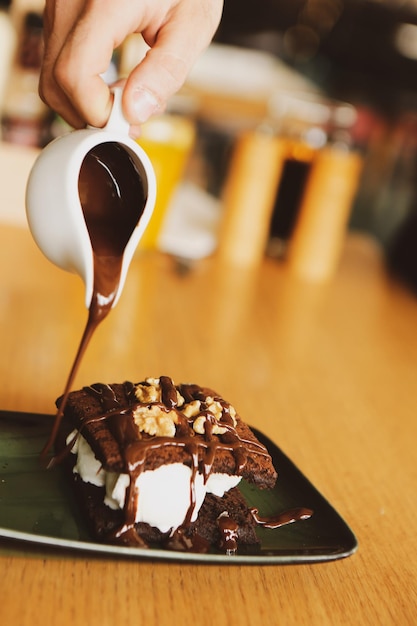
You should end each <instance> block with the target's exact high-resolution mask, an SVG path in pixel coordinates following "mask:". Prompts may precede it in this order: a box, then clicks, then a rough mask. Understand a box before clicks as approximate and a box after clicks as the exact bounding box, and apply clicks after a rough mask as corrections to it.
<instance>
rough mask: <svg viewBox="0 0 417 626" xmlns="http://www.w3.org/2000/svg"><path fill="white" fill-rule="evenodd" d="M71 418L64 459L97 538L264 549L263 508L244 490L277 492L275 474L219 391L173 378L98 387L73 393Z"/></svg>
mask: <svg viewBox="0 0 417 626" xmlns="http://www.w3.org/2000/svg"><path fill="white" fill-rule="evenodd" d="M60 401H61V399H58V400H57V405H58V406H59V404H60ZM64 417H65V420H64V421H65V424H66V428H67V431H66V433H65V436H64V439H63V441H62V443H61V445H60V449H59V450H58V456H60V455H61V456H63V457H64V458H65V460H66V462H67V463H68V465H69V466H70V467H71V469H72V472H71V477H72V478H71V480H73V482H74V484H75V487H76V492H77V494H78V498H79V500H80V502H81V504H82V507H83V509H84V511H85V514H86V518H87V520H88V522H89V527H90V530H91V533H92V535H93V537H94V538H95V539H97V540H100V541H104V542H118V543H121V544H124V545H128V546H135V547H149V546H155V545H157V546H159V547H161V546H162V547H164V548H167V549H179V550H189V551H198V552H205V551H208V550H216V549H217V550H221V551H222V552H226V553H230V554H234V553H236V551H237V549H238V546H239V545H247V544H257V543H258V539H257V536H256V532H255V529H256V525H257V519H256V513H257V512H256V511H254V510H252V509H250V508H248V506H247V504H246V502H245V500H244V498H243V496H242V495H241V493H240V491H239V489H238V488H237V486H238V484H239V482H240V480H241V479H245V480H246V481H248V482H250V483H253V484H254V485H256V487H258V488H259V489H271V488H272V487H273V486H274V485H275V482H276V478H277V473H276V471H275V469H274V467H273V464H272V460H271V457H270V455H269V453H268V451H267V450H266V448H265V447H264V446H263V445H262V444H261V443H260V442H259V441H258V440H257V438H256V437H255V435H254V434H253V432H252V431H251V429H250V428H249V426H248V425H247V424H245V423H244V422H243V421H242V420H241V419H240V417H239V415H238V414H237V413H236V411H235V409H234V408H233V407H232V406H231V405H230V404H229V403H228V402H226V400H224V399H223V398H222V397H221V396H220V395H219V394H218V393H216V392H215V391H213V390H211V389H208V388H205V387H200V386H199V385H195V384H179V385H175V384H174V382H173V381H172V380H171V378H169V377H167V376H161V377H160V378H147V379H146V380H144V381H142V382H140V383H131V382H124V383H122V384H102V383H97V384H93V385H91V386H90V387H84V388H83V389H80V390H78V391H73V392H71V393H70V394H69V397H68V399H67V402H66V405H65V409H64Z"/></svg>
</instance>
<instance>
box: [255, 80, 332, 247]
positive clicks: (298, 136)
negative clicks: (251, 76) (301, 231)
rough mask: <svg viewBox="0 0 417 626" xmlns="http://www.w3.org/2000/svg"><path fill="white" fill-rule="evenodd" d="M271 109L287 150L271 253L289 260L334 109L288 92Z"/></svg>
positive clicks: (318, 100) (317, 98)
mask: <svg viewBox="0 0 417 626" xmlns="http://www.w3.org/2000/svg"><path fill="white" fill-rule="evenodd" d="M269 108H270V116H271V123H272V124H273V126H274V129H275V132H276V134H277V135H278V136H279V137H280V138H281V140H282V141H283V142H285V145H286V148H285V155H284V164H283V167H282V173H281V177H280V179H279V180H278V181H277V190H276V196H275V202H274V207H273V212H272V217H271V223H270V231H269V240H268V245H267V253H268V254H269V255H270V256H273V257H275V258H285V257H286V255H287V249H288V244H289V242H290V240H291V237H292V234H293V231H294V228H295V225H296V222H297V218H298V212H299V209H300V205H301V201H302V197H303V193H304V189H305V185H306V182H307V180H308V177H309V174H310V170H311V166H312V163H313V160H314V158H315V155H316V154H317V151H318V150H321V148H322V147H323V146H324V145H325V144H326V143H327V141H328V136H327V132H328V128H327V126H328V123H329V118H330V109H329V107H328V106H327V104H326V103H325V102H324V101H323V99H322V97H321V96H320V95H315V94H309V93H305V94H303V93H302V94H297V93H288V92H278V93H277V94H275V95H274V96H273V97H272V98H271V101H270V104H269Z"/></svg>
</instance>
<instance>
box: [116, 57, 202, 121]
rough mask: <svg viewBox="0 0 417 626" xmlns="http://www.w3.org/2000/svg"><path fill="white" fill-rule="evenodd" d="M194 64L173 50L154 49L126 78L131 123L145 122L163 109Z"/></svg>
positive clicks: (125, 103) (125, 99)
mask: <svg viewBox="0 0 417 626" xmlns="http://www.w3.org/2000/svg"><path fill="white" fill-rule="evenodd" d="M190 69H191V65H190V63H189V61H188V59H187V60H185V59H183V58H181V56H178V55H176V54H175V53H173V52H169V51H165V50H164V49H161V48H159V47H155V48H151V49H150V50H149V51H148V53H147V55H146V57H145V58H144V59H143V61H141V63H139V65H137V66H136V67H135V68H134V69H133V70H132V72H131V73H130V75H129V77H128V78H127V81H126V85H125V89H124V94H123V108H124V111H125V113H126V115H127V119H128V120H129V121H130V123H131V124H134V125H135V124H143V122H146V120H147V119H148V118H149V117H150V116H151V115H153V114H154V113H158V112H161V111H163V109H164V108H165V105H166V102H167V100H168V99H169V97H170V96H172V95H173V94H174V93H175V92H176V91H178V89H180V87H181V86H182V84H183V83H184V81H185V79H186V77H187V74H188V72H189V70H190Z"/></svg>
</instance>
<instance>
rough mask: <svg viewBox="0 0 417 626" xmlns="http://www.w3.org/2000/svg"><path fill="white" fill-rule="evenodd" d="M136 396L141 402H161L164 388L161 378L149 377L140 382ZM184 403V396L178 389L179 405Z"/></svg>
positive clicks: (136, 389)
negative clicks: (162, 387)
mask: <svg viewBox="0 0 417 626" xmlns="http://www.w3.org/2000/svg"><path fill="white" fill-rule="evenodd" d="M135 396H136V398H137V399H138V400H139V402H143V403H144V404H145V403H148V402H161V401H162V390H161V385H160V382H159V378H147V379H146V380H145V383H139V384H137V385H136V387H135ZM183 404H184V398H183V397H182V395H181V394H180V393H179V391H178V390H177V406H182V405H183Z"/></svg>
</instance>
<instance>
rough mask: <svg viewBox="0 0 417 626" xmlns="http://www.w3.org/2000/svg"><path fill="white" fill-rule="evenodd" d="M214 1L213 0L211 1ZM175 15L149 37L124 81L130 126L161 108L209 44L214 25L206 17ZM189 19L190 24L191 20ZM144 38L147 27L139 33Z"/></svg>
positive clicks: (125, 107)
mask: <svg viewBox="0 0 417 626" xmlns="http://www.w3.org/2000/svg"><path fill="white" fill-rule="evenodd" d="M211 1H213V0H211ZM198 18H199V19H197V17H196V16H195V15H194V16H193V15H191V17H190V15H186V16H185V17H184V16H177V19H175V18H174V19H171V20H170V21H169V22H167V23H166V24H165V25H164V26H163V27H162V28H161V29H160V30H159V32H158V33H157V36H156V38H154V39H153V38H152V37H149V38H148V41H149V43H150V44H151V46H152V47H151V48H150V49H149V50H148V52H147V54H146V56H145V58H144V59H143V60H142V61H141V62H140V63H139V64H138V65H137V66H136V67H135V68H134V69H133V70H132V72H131V73H130V75H129V77H128V78H127V81H126V86H125V91H124V99H123V108H124V111H125V113H126V115H127V118H128V120H129V121H130V123H131V124H133V125H140V124H142V123H143V122H145V121H146V120H147V119H148V118H149V117H150V116H151V115H153V114H154V113H157V112H158V111H162V110H163V109H164V108H165V105H166V102H167V100H168V98H169V97H170V96H172V95H173V94H174V93H175V92H176V91H178V89H179V88H180V87H181V86H182V85H183V83H184V81H185V79H186V77H187V75H188V73H189V71H190V70H191V68H192V66H193V64H194V62H195V60H196V59H197V57H198V56H199V55H200V53H201V52H202V51H203V50H204V49H205V48H206V47H207V46H208V45H209V43H210V41H211V38H212V34H213V25H212V23H210V21H209V20H207V16H205V15H199V16H198ZM190 20H191V23H190ZM142 34H143V36H144V39H145V41H146V40H147V32H146V30H145V31H144V32H143V33H142Z"/></svg>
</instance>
